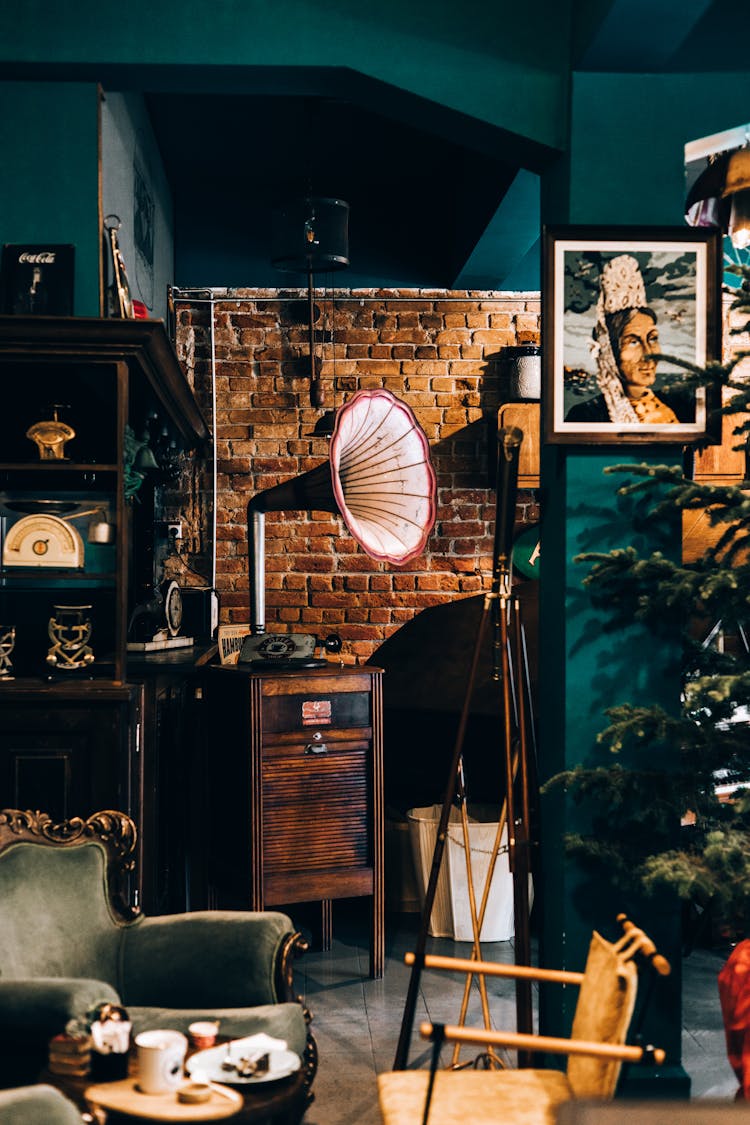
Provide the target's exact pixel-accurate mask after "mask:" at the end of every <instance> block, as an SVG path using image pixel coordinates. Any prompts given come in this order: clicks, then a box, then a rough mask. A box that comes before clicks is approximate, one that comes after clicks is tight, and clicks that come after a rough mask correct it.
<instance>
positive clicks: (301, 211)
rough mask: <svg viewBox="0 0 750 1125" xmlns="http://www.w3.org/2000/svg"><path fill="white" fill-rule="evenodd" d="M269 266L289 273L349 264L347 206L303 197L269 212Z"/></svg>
mask: <svg viewBox="0 0 750 1125" xmlns="http://www.w3.org/2000/svg"><path fill="white" fill-rule="evenodd" d="M271 264H272V265H273V266H275V267H276V269H278V270H285V271H287V272H289V273H310V272H319V271H328V270H340V269H344V268H345V267H346V266H348V265H349V204H348V203H345V202H344V200H343V199H324V198H321V197H319V196H307V197H306V198H304V199H297V200H294V201H293V202H291V203H289V204H287V205H285V206H284V207H280V208H279V209H278V210H276V211H274V213H273V227H272V253H271Z"/></svg>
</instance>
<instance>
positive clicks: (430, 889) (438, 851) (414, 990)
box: [393, 594, 492, 1070]
mask: <svg viewBox="0 0 750 1125" xmlns="http://www.w3.org/2000/svg"><path fill="white" fill-rule="evenodd" d="M491 602H492V595H491V594H487V595H486V596H485V599H484V605H483V607H482V616H481V618H480V620H479V628H478V629H477V636H476V641H475V645H474V653H473V656H472V662H471V669H470V672H469V681H468V686H467V690H466V695H465V697H464V702H463V707H462V709H461V718H460V720H459V724H458V732H457V734H456V741H455V745H454V748H453V760H452V763H451V771H450V775H449V778H448V784H447V786H446V789H445V796H444V798H443V807H442V811H441V814H440V822H439V824H438V830H437V838H436V840H435V847H434V849H433V853H432V865H431V867H430V876H429V879H428V881H427V889H426V891H425V899H424V905H423V907H422V917H421V921H420V927H419V933H418V935H417V941H416V945H415V948H414V963H413V965H412V967H411V975H410V977H409V987H408V988H407V991H406V1002H405V1004H404V1014H403V1017H402V1019H401V1031H400V1033H399V1038H398V1045H397V1047H396V1057H395V1059H394V1062H393V1069H394V1070H404V1068H405V1067H406V1063H407V1060H408V1057H409V1044H410V1042H411V1036H412V1031H413V1029H414V1012H415V1010H416V1006H417V995H418V993H419V981H420V978H421V975H422V969H423V967H424V955H425V948H426V945H427V929H428V926H429V922H430V915H431V914H432V907H433V903H434V902H435V892H436V891H437V883H438V876H439V874H440V865H441V863H442V860H443V853H444V851H445V840H446V836H447V834H448V821H449V819H450V811H451V807H452V805H453V802H454V800H455V798H456V792H457V789H458V790H459V797H460V799H461V800H463V796H464V786H463V745H464V739H465V737H466V726H467V723H468V719H469V709H470V706H471V701H472V697H473V694H474V684H475V682H476V676H477V669H478V667H479V658H480V655H481V652H482V647H483V644H484V637H485V633H486V631H487V619H488V617H489V612H490V605H491Z"/></svg>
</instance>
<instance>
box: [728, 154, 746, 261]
mask: <svg viewBox="0 0 750 1125" xmlns="http://www.w3.org/2000/svg"><path fill="white" fill-rule="evenodd" d="M721 195H722V199H728V200H729V201H730V203H731V209H730V212H729V223H728V226H727V233H728V235H729V237H730V238H731V240H732V245H733V246H735V247H736V248H737V249H738V250H747V248H748V247H749V246H750V148H748V147H747V146H745V147H744V148H740V149H737V151H736V152H734V153H732V156H731V157H730V159H729V164H728V165H727V172H726V176H725V179H724V189H723V191H722V193H721Z"/></svg>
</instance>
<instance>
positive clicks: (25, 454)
mask: <svg viewBox="0 0 750 1125" xmlns="http://www.w3.org/2000/svg"><path fill="white" fill-rule="evenodd" d="M0 381H1V383H0V385H2V386H3V387H4V388H5V390H6V401H7V402H8V403H9V407H8V408H6V409H5V410H3V411H2V412H1V413H0V458H1V460H0V625H2V626H11V625H12V626H13V627H14V628H15V647H14V649H13V651H12V653H11V661H12V665H13V667H12V674H13V678H12V679H7V680H5V681H3V680H0V778H2V788H1V789H0V804H2V805H3V806H5V807H10V806H12V807H23V808H35V809H36V808H39V809H42V810H43V811H44V812H48V813H49V814H50V815H51V816H53V817H55V818H58V817H59V818H61V819H62V818H65V817H69V816H88V815H91V814H92V813H94V812H96V811H98V810H99V809H103V808H114V809H119V810H121V811H123V812H126V813H128V814H129V815H130V816H132V817H133V818H134V820H135V821H136V823H137V824H138V827H139V831H140V832H141V846H140V852H139V857H138V870H137V876H136V880H135V885H134V888H133V902H134V904H135V903H136V902H137V901H138V897H139V894H140V895H142V896H143V898H142V904H143V905H144V906H145V907H146V908H148V907H149V906H151V905H153V904H154V903H155V902H156V901H157V900H159V904H161V900H163V899H164V895H163V893H162V891H158V893H157V890H158V888H157V876H156V874H155V872H156V871H157V870H158V868H159V866H160V865H161V864H162V859H163V857H162V856H161V854H160V844H159V838H158V837H157V835H156V829H155V828H154V825H158V824H159V823H160V817H161V815H162V813H163V814H164V815H166V816H168V815H169V802H168V795H167V793H165V792H164V790H163V788H161V787H159V786H158V785H156V784H151V783H150V782H149V784H148V785H146V786H144V777H145V778H146V779H150V778H153V777H156V776H157V775H158V770H157V767H156V766H155V765H154V762H155V761H156V760H157V759H158V758H159V749H158V748H159V741H160V739H162V736H161V734H160V731H159V721H158V718H159V709H158V708H157V707H156V705H155V704H154V703H153V702H151V701H152V700H154V699H156V698H157V696H158V693H159V691H160V690H161V689H160V688H159V686H158V685H159V683H160V682H162V681H160V680H159V676H162V680H163V675H164V669H162V668H156V669H149V668H148V667H146V664H147V662H144V661H140V662H139V664H138V675H137V677H135V678H134V679H133V678H132V677H130V676H129V668H128V656H127V627H128V620H129V617H130V614H131V612H132V610H133V607H134V602H135V598H136V594H137V592H136V591H134V589H133V587H134V585H135V582H134V578H133V576H134V574H136V573H137V572H138V570H139V568H138V566H137V565H136V564H137V562H138V560H137V559H135V558H134V554H135V551H134V524H135V520H134V512H136V511H137V512H139V513H143V512H145V513H151V512H152V510H153V504H152V503H144V504H140V502H139V496H138V492H139V490H140V492H141V495H143V494H146V493H149V492H150V493H152V492H153V487H154V485H153V484H152V483H150V482H148V481H147V480H145V479H144V478H143V477H139V476H138V475H137V474H136V470H135V467H134V465H133V449H134V444H136V443H134V441H133V435H135V436H136V442H137V438H139V437H140V434H141V433H142V431H143V428H144V425H145V423H146V420H147V418H149V416H150V417H151V418H158V420H159V425H160V426H162V427H167V429H168V432H169V435H170V437H171V438H173V439H174V441H175V443H176V446H177V447H178V448H179V449H182V450H200V449H201V447H202V446H203V445H204V443H205V442H206V441H207V439H208V428H207V426H206V423H205V421H204V419H203V417H202V415H201V413H200V411H199V410H198V407H197V405H196V403H195V400H194V398H193V394H192V391H191V389H190V387H189V385H188V383H187V380H186V378H185V376H184V373H183V371H182V368H181V367H180V365H179V362H178V359H177V356H176V354H175V351H174V349H173V347H172V345H171V343H170V342H169V340H168V338H167V335H166V332H165V329H164V325H163V323H162V322H161V321H135V320H133V321H129V320H114V319H111V320H104V319H98V318H75V317H70V318H68V317H45V316H0ZM55 413H57V414H58V415H59V420H60V421H63V422H65V423H67V424H68V425H69V426H70V427H71V428H72V430H74V431H75V435H74V436H73V437H72V438H69V439H68V441H67V442H66V443H65V445H64V447H62V448H59V447H58V448H55V449H54V456H45V450H44V449H43V448H42V447H40V446H38V445H37V443H35V442H34V441H32V440H31V439H30V438H29V437H28V436H27V431H28V430H29V428H30V427H31V426H33V425H34V424H36V423H39V422H43V421H47V420H49V419H51V418H53V415H54V414H55ZM149 499H150V497H149ZM101 513H103V515H104V522H105V523H106V525H107V527H108V528H109V529H111V530H110V531H108V533H107V534H106V535H105V536H104V537H103V538H100V537H98V536H96V535H93V534H90V529H89V527H88V524H89V520H91V519H92V516H93V517H94V518H97V519H98V518H99V515H100V514H101ZM147 518H148V517H147ZM141 569H142V568H141ZM58 605H62V606H68V607H69V606H87V607H91V608H90V612H89V613H87V614H86V616H87V617H88V618H89V619H90V621H91V625H92V632H91V639H90V646H91V649H92V650H93V655H94V660H93V663H91V664H90V666H88V667H87V668H85V669H83V668H82V669H73V670H71V669H70V668H67V669H65V668H62V669H61V668H60V666H59V665H58V666H57V667H51V666H50V664H49V663H48V662H47V659H46V657H47V653H48V650H49V649H50V647H51V636H50V631H49V624H50V619H51V618H52V617H53V615H54V613H55V611H54V609H53V607H54V606H58ZM190 671H191V669H183V674H184V675H185V676H188V675H189V674H190ZM162 741H163V739H162ZM162 831H163V830H162ZM183 881H184V877H183Z"/></svg>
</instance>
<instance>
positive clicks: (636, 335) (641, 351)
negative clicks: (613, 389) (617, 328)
mask: <svg viewBox="0 0 750 1125" xmlns="http://www.w3.org/2000/svg"><path fill="white" fill-rule="evenodd" d="M619 351H620V375H621V376H622V381H623V383H624V385H625V393H626V395H627V396H628V398H640V397H641V395H643V394H645V392H646V391H647V390H648V388H649V387H650V386H651V384H652V383H653V381H654V379H655V378H656V360H655V359H653V358H652V357H653V356H654V354H656V353H657V352H658V351H659V329H658V328H657V327H656V325H655V324H654V322H653V320H652V319H651V317H650V316H647V314H646V313H642V312H636V313H633V315H632V317H631V318H630V320H629V321H628V323H627V324H626V325H625V328H624V329H623V333H622V335H621V336H620V342H619Z"/></svg>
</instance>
